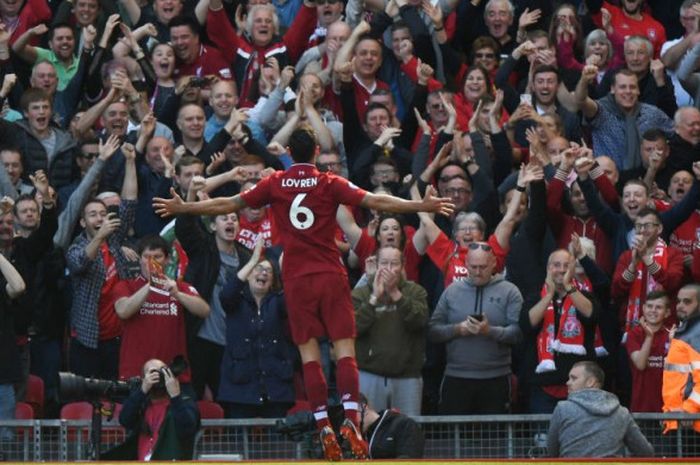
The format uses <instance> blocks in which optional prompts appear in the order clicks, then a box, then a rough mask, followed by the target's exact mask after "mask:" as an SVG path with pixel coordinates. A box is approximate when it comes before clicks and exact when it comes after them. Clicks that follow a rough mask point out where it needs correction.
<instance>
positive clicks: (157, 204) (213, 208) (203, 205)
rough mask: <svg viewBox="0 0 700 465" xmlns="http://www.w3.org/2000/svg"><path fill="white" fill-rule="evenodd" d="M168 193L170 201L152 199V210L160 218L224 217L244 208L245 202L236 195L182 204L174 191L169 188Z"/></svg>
mask: <svg viewBox="0 0 700 465" xmlns="http://www.w3.org/2000/svg"><path fill="white" fill-rule="evenodd" d="M170 193H171V194H172V196H173V198H171V199H163V198H160V197H156V198H154V199H153V208H154V210H155V211H156V213H157V214H158V215H160V216H162V217H166V216H171V215H181V214H189V215H210V216H213V215H225V214H227V213H233V212H237V211H238V210H240V209H241V208H245V207H246V203H245V201H243V198H242V197H241V196H240V195H238V194H237V195H234V196H233V197H217V198H215V199H209V200H201V201H199V202H184V201H183V200H182V197H180V196H179V195H178V194H177V192H175V189H173V188H171V189H170Z"/></svg>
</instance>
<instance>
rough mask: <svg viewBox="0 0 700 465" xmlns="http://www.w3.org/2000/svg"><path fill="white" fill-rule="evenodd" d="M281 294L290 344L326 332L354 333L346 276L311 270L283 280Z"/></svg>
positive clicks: (332, 337)
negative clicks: (289, 329)
mask: <svg viewBox="0 0 700 465" xmlns="http://www.w3.org/2000/svg"><path fill="white" fill-rule="evenodd" d="M284 298H285V302H286V303H287V313H288V314H289V326H290V328H291V330H292V340H293V341H294V344H296V345H301V344H304V343H305V342H307V341H308V340H309V339H311V338H312V337H313V338H320V337H323V336H328V338H329V339H330V340H331V341H337V340H338V339H346V338H352V337H355V309H354V308H353V306H352V297H351V296H350V285H349V284H348V278H347V276H345V275H343V274H340V273H315V274H309V275H305V276H300V277H298V278H292V279H285V280H284Z"/></svg>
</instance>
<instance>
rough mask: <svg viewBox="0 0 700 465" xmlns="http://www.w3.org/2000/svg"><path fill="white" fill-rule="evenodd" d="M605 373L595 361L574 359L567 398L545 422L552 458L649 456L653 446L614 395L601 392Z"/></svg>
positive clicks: (651, 454)
mask: <svg viewBox="0 0 700 465" xmlns="http://www.w3.org/2000/svg"><path fill="white" fill-rule="evenodd" d="M604 381H605V374H604V373H603V370H601V368H600V367H599V366H598V365H597V364H596V363H595V362H588V361H586V362H578V363H576V364H574V366H573V367H572V368H571V371H570V372H569V380H568V381H567V383H566V387H567V388H568V390H569V397H568V400H564V401H561V402H559V404H558V405H557V407H556V408H555V409H554V413H553V414H552V419H551V421H550V424H549V434H548V436H547V448H548V450H549V455H550V456H552V457H621V456H623V455H624V448H625V447H627V449H628V450H629V453H630V455H634V456H640V457H652V456H653V455H654V448H653V447H652V445H651V444H649V441H647V439H646V438H645V437H644V434H642V432H641V430H640V429H639V426H637V424H636V423H635V422H634V419H633V418H632V415H630V412H629V410H627V409H626V408H625V407H623V406H621V405H620V401H619V400H618V398H617V396H615V395H614V394H611V393H609V392H607V391H603V390H602V389H601V388H602V387H603V383H604Z"/></svg>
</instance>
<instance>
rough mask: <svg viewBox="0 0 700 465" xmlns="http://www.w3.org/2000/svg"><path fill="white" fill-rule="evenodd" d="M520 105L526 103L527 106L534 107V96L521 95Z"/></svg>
mask: <svg viewBox="0 0 700 465" xmlns="http://www.w3.org/2000/svg"><path fill="white" fill-rule="evenodd" d="M520 103H524V104H525V105H530V106H532V95H530V94H522V95H520Z"/></svg>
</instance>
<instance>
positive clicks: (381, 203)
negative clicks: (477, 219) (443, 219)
mask: <svg viewBox="0 0 700 465" xmlns="http://www.w3.org/2000/svg"><path fill="white" fill-rule="evenodd" d="M433 192H434V189H428V190H427V191H426V193H425V197H423V199H422V200H404V199H401V198H398V197H394V196H392V195H386V194H372V193H371V192H368V193H367V194H366V195H365V197H364V198H363V199H362V202H361V203H360V206H362V207H363V208H370V209H374V210H380V211H385V212H391V213H417V212H434V213H440V214H443V215H450V214H451V213H452V211H453V210H454V204H453V203H452V202H451V201H450V199H446V198H440V197H435V196H434V195H433Z"/></svg>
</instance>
